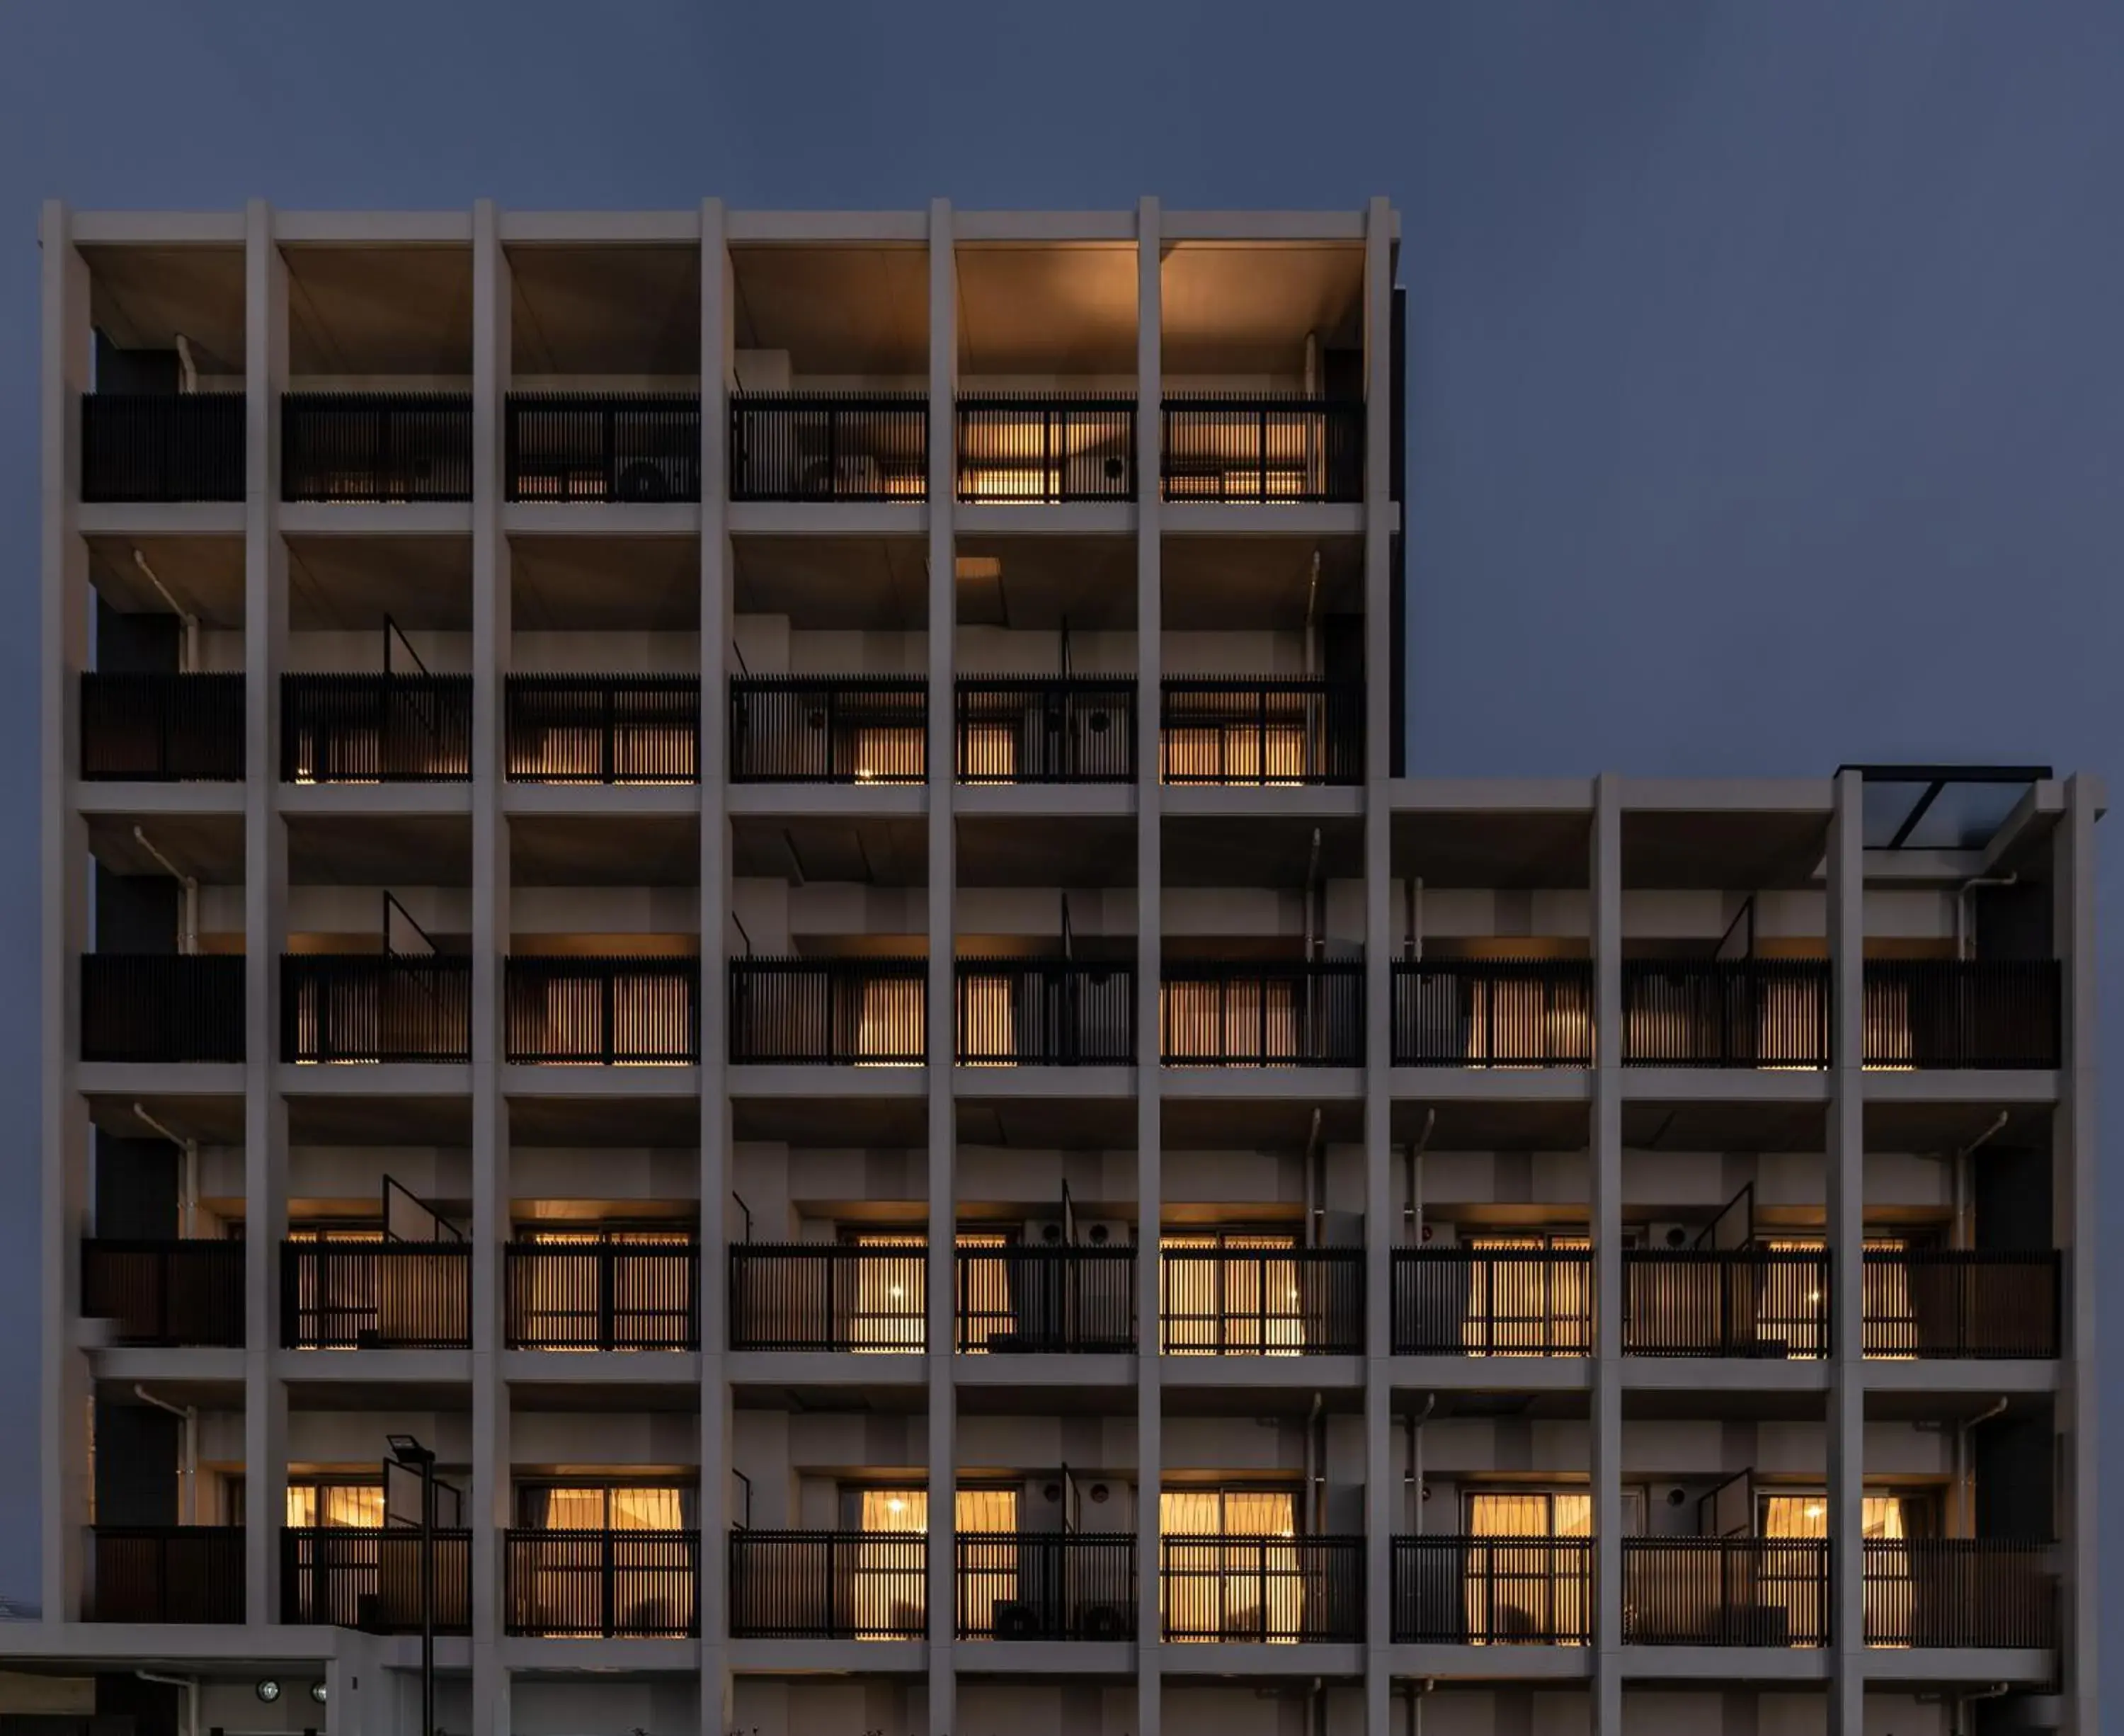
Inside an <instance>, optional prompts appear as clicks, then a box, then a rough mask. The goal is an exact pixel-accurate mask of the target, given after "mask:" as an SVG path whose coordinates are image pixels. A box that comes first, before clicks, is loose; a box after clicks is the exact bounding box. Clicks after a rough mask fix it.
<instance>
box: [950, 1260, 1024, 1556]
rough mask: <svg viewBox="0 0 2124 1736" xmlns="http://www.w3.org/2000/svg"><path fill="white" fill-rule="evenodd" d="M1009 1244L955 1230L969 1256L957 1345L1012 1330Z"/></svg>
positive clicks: (982, 1343) (974, 1344)
mask: <svg viewBox="0 0 2124 1736" xmlns="http://www.w3.org/2000/svg"><path fill="white" fill-rule="evenodd" d="M1009 1245H1010V1238H1009V1237H1008V1236H1007V1235H1002V1234H1000V1233H999V1232H995V1231H991V1230H961V1231H960V1232H959V1235H958V1249H959V1252H960V1253H961V1254H962V1255H963V1254H972V1255H973V1258H970V1259H967V1260H966V1261H964V1263H963V1266H964V1269H963V1272H962V1273H960V1274H959V1275H957V1276H956V1278H955V1280H954V1282H956V1284H957V1285H958V1287H959V1288H958V1306H959V1309H960V1325H959V1331H960V1334H961V1337H962V1338H963V1339H964V1340H965V1342H964V1343H963V1344H962V1346H961V1348H963V1349H966V1350H968V1351H972V1352H984V1351H986V1350H987V1348H989V1339H990V1338H992V1337H994V1335H995V1334H997V1333H999V1332H1000V1333H1005V1334H1008V1333H1009V1332H1012V1331H1013V1330H1015V1329H1016V1326H1017V1321H1016V1320H1015V1318H1014V1316H1013V1315H1012V1312H1011V1306H1010V1277H1009V1270H1010V1268H1009V1263H1008V1260H1007V1259H1006V1258H1005V1257H1004V1255H1003V1252H1002V1250H1003V1249H1006V1248H1008V1246H1009ZM989 1250H994V1251H993V1252H991V1251H989ZM962 1528H963V1527H962Z"/></svg>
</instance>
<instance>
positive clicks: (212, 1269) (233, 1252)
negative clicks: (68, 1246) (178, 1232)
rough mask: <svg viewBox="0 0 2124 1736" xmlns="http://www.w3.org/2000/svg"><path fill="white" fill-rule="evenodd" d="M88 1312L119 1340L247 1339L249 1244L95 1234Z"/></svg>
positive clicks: (86, 1255) (84, 1287)
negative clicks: (245, 1268)
mask: <svg viewBox="0 0 2124 1736" xmlns="http://www.w3.org/2000/svg"><path fill="white" fill-rule="evenodd" d="M81 1311H82V1315H83V1316H84V1317H86V1318H87V1319H89V1320H107V1321H109V1322H110V1342H111V1343H114V1344H143V1345H155V1346H174V1345H224V1346H240V1345H241V1344H242V1343H243V1244H242V1243H241V1242H236V1241H228V1242H214V1241H176V1240H167V1241H140V1240H116V1239H114V1238H111V1237H108V1236H98V1237H92V1238H91V1239H89V1240H86V1241H84V1242H83V1243H82V1244H81Z"/></svg>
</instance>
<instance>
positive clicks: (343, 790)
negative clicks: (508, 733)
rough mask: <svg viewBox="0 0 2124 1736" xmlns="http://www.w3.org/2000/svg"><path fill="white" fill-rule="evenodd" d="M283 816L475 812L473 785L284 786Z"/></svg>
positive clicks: (360, 816)
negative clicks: (473, 808)
mask: <svg viewBox="0 0 2124 1736" xmlns="http://www.w3.org/2000/svg"><path fill="white" fill-rule="evenodd" d="M280 812H282V813H283V814H297V815H317V816H334V815H337V816H344V817H345V818H347V819H350V820H364V819H367V818H369V817H370V816H392V815H399V814H423V815H425V814H444V815H450V814H463V815H466V816H469V815H470V814H471V812H472V785H471V784H470V783H468V782H467V781H465V780H464V779H454V780H448V781H442V780H439V781H437V782H435V783H424V782H419V781H409V782H406V783H283V784H281V786H280Z"/></svg>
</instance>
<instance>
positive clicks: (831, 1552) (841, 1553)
mask: <svg viewBox="0 0 2124 1736" xmlns="http://www.w3.org/2000/svg"><path fill="white" fill-rule="evenodd" d="M928 1570H929V1540H928V1538H927V1537H925V1536H923V1534H922V1533H921V1532H919V1531H751V1530H745V1531H732V1532H731V1537H730V1630H731V1637H732V1638H733V1639H740V1640H919V1639H921V1638H922V1637H923V1635H925V1634H926V1633H927V1632H928V1607H929V1588H928Z"/></svg>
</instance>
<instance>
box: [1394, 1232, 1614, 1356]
mask: <svg viewBox="0 0 2124 1736" xmlns="http://www.w3.org/2000/svg"><path fill="white" fill-rule="evenodd" d="M1592 1348H1593V1263H1592V1255H1591V1254H1590V1253H1588V1252H1587V1251H1586V1249H1582V1248H1397V1249H1394V1250H1393V1349H1394V1354H1395V1355H1396V1356H1468V1357H1582V1356H1587V1355H1590V1354H1591V1353H1592Z"/></svg>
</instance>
